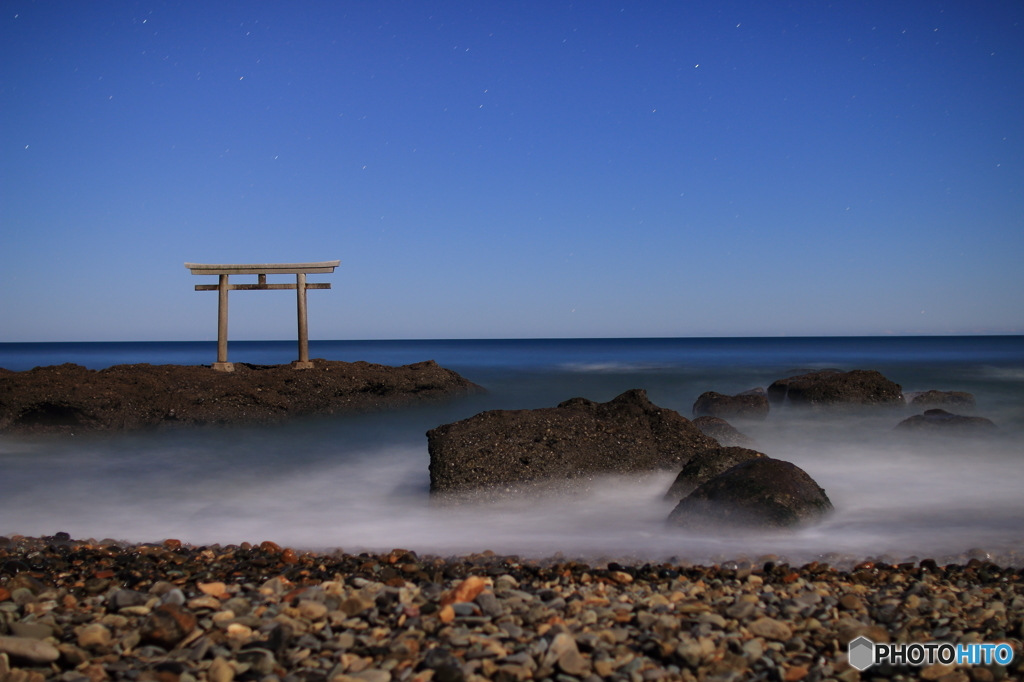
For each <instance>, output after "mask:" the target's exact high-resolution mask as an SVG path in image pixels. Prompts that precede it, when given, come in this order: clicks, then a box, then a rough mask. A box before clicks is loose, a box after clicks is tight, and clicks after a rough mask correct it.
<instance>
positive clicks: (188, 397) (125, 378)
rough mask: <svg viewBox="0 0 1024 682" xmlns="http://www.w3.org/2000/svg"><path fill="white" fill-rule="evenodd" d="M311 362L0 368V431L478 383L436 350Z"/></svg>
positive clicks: (345, 400)
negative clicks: (419, 356)
mask: <svg viewBox="0 0 1024 682" xmlns="http://www.w3.org/2000/svg"><path fill="white" fill-rule="evenodd" d="M313 365H314V366H313V368H312V369H305V370H295V369H293V368H292V367H291V366H290V365H249V364H245V363H235V371H234V372H215V371H213V370H212V369H210V368H209V367H206V366H201V365H148V364H139V365H115V366H113V367H109V368H107V369H103V370H98V371H97V370H91V369H87V368H85V367H82V366H81V365H75V364H64V365H54V366H50V367H36V368H35V369H31V370H28V371H25V372H9V371H5V372H0V433H79V432H85V431H124V430H131V429H141V428H153V427H173V426H199V425H203V424H261V423H275V422H280V421H283V420H285V419H288V418H290V417H294V416H299V415H309V414H333V413H340V412H352V411H371V410H379V409H386V408H390V407H396V406H401V405H408V404H412V403H415V402H417V401H423V400H436V399H441V398H445V397H450V396H453V395H459V394H466V393H474V392H480V391H482V390H483V389H482V388H480V387H479V386H477V385H476V384H474V383H472V382H470V381H468V380H467V379H464V378H463V377H461V376H459V375H458V374H457V373H455V372H453V371H451V370H449V369H445V368H443V367H441V366H440V365H438V364H437V363H436V362H434V361H433V360H428V361H426V362H419V363H415V364H412V365H404V366H402V367H389V366H387V365H376V364H371V363H367V362H352V363H349V362H338V361H333V360H321V359H316V360H313Z"/></svg>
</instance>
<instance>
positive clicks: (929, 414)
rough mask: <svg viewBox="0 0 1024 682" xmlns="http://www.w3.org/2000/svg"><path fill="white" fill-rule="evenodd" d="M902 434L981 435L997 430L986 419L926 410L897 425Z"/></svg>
mask: <svg viewBox="0 0 1024 682" xmlns="http://www.w3.org/2000/svg"><path fill="white" fill-rule="evenodd" d="M896 429H897V430H898V431H902V432H910V431H924V432H931V433H952V432H959V433H979V432H982V433H984V432H992V431H995V430H996V429H997V427H996V425H995V423H993V422H992V420H990V419H985V418H984V417H965V416H963V415H959V414H952V413H950V412H946V411H945V410H940V409H934V410H925V411H924V413H923V414H916V415H914V416H913V417H908V418H906V419H904V420H903V421H901V422H900V423H899V424H897V425H896Z"/></svg>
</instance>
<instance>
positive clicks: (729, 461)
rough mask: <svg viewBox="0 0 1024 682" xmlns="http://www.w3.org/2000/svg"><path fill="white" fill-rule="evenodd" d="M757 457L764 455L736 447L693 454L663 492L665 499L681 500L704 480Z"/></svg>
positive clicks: (763, 455)
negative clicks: (666, 490)
mask: <svg viewBox="0 0 1024 682" xmlns="http://www.w3.org/2000/svg"><path fill="white" fill-rule="evenodd" d="M758 457H766V455H765V454H763V453H760V452H758V451H756V450H748V449H747V448H737V447H723V448H715V449H712V450H706V451H704V452H701V453H699V454H697V455H694V456H693V457H692V458H691V459H690V461H689V462H687V463H686V464H685V465H684V466H683V470H682V471H680V472H679V475H678V476H676V480H675V481H674V482H673V483H672V487H670V488H669V489H668V492H667V493H665V499H666V500H676V501H678V500H681V499H683V498H684V497H686V496H687V495H689V494H690V493H691V492H693V491H694V489H696V488H697V487H698V486H699V485H701V484H702V483H704V482H705V481H708V480H711V479H712V478H714V477H715V476H718V475H719V474H722V473H725V472H726V471H728V470H729V469H731V468H733V467H734V466H736V465H737V464H739V463H741V462H746V461H747V460H750V459H756V458H758Z"/></svg>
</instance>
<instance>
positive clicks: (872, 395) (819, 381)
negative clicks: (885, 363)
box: [768, 369, 905, 407]
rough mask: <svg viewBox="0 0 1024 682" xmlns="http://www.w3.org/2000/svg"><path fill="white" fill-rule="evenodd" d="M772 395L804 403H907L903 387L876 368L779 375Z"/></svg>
mask: <svg viewBox="0 0 1024 682" xmlns="http://www.w3.org/2000/svg"><path fill="white" fill-rule="evenodd" d="M768 399H769V400H770V401H771V402H773V403H775V404H782V403H784V402H788V403H790V404H792V405H804V406H830V405H831V406H837V405H848V406H854V405H861V406H876V407H883V406H885V407H897V406H902V405H904V404H905V402H904V400H903V389H902V387H901V386H900V385H899V384H897V383H894V382H892V381H889V380H888V379H886V378H885V377H884V376H882V374H881V373H880V372H876V371H874V370H861V369H855V370H853V371H851V372H840V371H838V370H833V369H826V370H821V371H819V372H809V373H807V374H798V375H796V376H791V377H788V378H786V379H779V380H778V381H776V382H774V383H773V384H772V385H771V386H769V387H768Z"/></svg>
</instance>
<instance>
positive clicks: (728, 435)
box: [693, 416, 757, 448]
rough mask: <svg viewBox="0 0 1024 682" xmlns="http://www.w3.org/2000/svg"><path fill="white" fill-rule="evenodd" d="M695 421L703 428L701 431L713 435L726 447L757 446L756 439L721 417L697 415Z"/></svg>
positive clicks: (698, 426) (699, 427)
mask: <svg viewBox="0 0 1024 682" xmlns="http://www.w3.org/2000/svg"><path fill="white" fill-rule="evenodd" d="M693 423H694V424H695V425H696V426H697V428H698V429H700V430H701V433H703V434H705V435H707V436H711V437H712V438H714V439H715V440H717V441H718V442H719V443H720V444H722V445H724V446H726V447H741V448H754V447H757V441H756V440H754V439H753V438H751V437H750V436H747V435H745V434H743V433H740V432H739V431H738V430H737V429H736V427H734V426H733V425H732V424H730V423H729V422H727V421H725V420H724V419H722V418H721V417H707V416H704V417H697V418H696V419H694V420H693Z"/></svg>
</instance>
